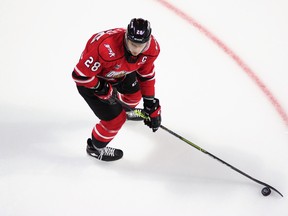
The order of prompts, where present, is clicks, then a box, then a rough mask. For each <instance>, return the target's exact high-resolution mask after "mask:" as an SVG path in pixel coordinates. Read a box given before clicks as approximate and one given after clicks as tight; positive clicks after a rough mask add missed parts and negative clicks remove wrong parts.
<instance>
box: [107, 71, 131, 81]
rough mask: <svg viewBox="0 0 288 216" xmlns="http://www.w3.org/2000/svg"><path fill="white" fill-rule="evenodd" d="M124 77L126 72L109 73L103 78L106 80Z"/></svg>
mask: <svg viewBox="0 0 288 216" xmlns="http://www.w3.org/2000/svg"><path fill="white" fill-rule="evenodd" d="M125 75H126V71H110V72H109V73H107V74H106V75H105V76H106V77H108V78H114V79H115V78H116V79H117V78H121V77H123V76H125Z"/></svg>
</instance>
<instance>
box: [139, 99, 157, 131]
mask: <svg viewBox="0 0 288 216" xmlns="http://www.w3.org/2000/svg"><path fill="white" fill-rule="evenodd" d="M143 101H144V113H145V114H146V115H147V116H148V118H147V119H144V123H145V125H147V126H148V127H150V128H152V131H153V132H155V131H157V130H158V128H159V127H160V125H161V106H160V104H159V100H158V99H157V98H154V99H151V100H149V99H145V98H144V99H143Z"/></svg>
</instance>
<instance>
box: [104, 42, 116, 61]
mask: <svg viewBox="0 0 288 216" xmlns="http://www.w3.org/2000/svg"><path fill="white" fill-rule="evenodd" d="M104 46H105V47H106V48H107V50H108V52H109V57H110V58H112V57H114V56H115V53H114V52H113V50H112V49H111V47H110V45H109V44H104Z"/></svg>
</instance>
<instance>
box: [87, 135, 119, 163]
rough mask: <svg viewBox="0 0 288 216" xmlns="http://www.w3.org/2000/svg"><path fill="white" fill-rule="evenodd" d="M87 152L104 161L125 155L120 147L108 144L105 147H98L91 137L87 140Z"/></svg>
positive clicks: (117, 158)
mask: <svg viewBox="0 0 288 216" xmlns="http://www.w3.org/2000/svg"><path fill="white" fill-rule="evenodd" d="M86 152H87V154H89V155H90V156H92V157H95V158H97V159H98V160H103V161H115V160H119V159H120V158H122V157H123V151H122V150H120V149H115V148H111V147H107V146H106V147H105V148H100V149H96V148H95V147H94V146H93V144H92V140H91V139H90V138H89V139H88V140H87V148H86Z"/></svg>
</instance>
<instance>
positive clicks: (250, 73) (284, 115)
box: [155, 0, 288, 126]
mask: <svg viewBox="0 0 288 216" xmlns="http://www.w3.org/2000/svg"><path fill="white" fill-rule="evenodd" d="M155 1H157V2H159V3H160V4H161V5H163V6H164V7H166V8H167V9H169V10H170V11H173V12H174V13H175V14H177V15H178V16H179V17H181V18H182V19H183V20H185V21H187V22H188V23H189V24H191V25H192V26H194V27H195V28H197V29H198V30H199V31H200V32H202V33H203V34H204V35H205V36H206V37H208V38H209V39H211V40H212V41H213V42H214V43H216V44H217V45H218V46H219V47H220V48H221V49H222V50H223V51H224V52H225V53H226V54H227V55H229V56H230V57H231V58H232V59H233V60H234V61H235V62H236V63H237V64H238V65H239V66H240V67H241V68H242V70H243V71H244V72H245V73H246V74H247V75H248V76H249V77H250V78H251V79H252V80H253V81H254V82H255V83H256V85H257V86H258V87H259V88H260V89H261V90H262V92H263V93H264V94H265V95H266V97H267V98H268V99H269V101H270V102H271V104H272V105H273V106H274V108H275V109H276V111H277V112H278V114H279V115H280V116H281V118H282V119H283V121H284V122H285V124H286V126H288V115H287V113H286V112H285V110H284V109H283V107H282V106H281V104H280V103H279V102H278V100H277V99H276V98H275V97H274V95H273V94H272V92H271V91H270V90H269V89H268V88H267V86H266V85H265V84H264V83H263V82H262V81H261V80H260V78H259V77H257V75H256V74H255V73H254V72H253V71H252V69H251V68H250V67H249V66H248V65H247V64H246V63H245V62H243V60H242V59H241V58H240V57H239V56H238V55H237V54H236V53H235V52H233V51H232V50H231V49H230V48H229V47H227V46H226V45H225V44H224V43H223V42H222V41H221V40H220V39H219V38H217V37H216V36H215V35H213V34H212V33H211V32H209V31H208V30H207V29H206V28H204V27H203V26H202V25H201V24H200V23H198V22H197V21H196V20H194V19H193V18H192V17H190V16H189V15H187V14H185V13H184V12H183V11H182V10H180V9H178V8H177V7H175V6H174V5H172V4H171V3H169V2H168V1H166V0H155Z"/></svg>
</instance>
